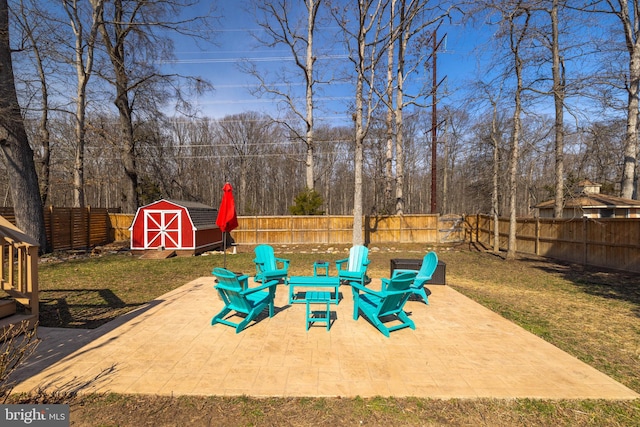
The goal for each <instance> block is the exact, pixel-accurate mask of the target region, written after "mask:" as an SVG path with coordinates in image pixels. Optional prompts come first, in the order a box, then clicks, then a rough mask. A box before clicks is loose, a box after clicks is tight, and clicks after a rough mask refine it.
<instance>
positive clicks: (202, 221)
mask: <svg viewBox="0 0 640 427" xmlns="http://www.w3.org/2000/svg"><path fill="white" fill-rule="evenodd" d="M165 200H166V201H167V202H171V203H173V204H176V205H178V206H183V207H184V208H186V209H187V212H189V216H190V217H191V221H193V225H194V226H195V227H196V228H197V229H198V230H201V229H204V228H212V227H217V225H216V218H217V217H218V209H216V208H214V207H211V206H207V205H205V204H203V203H199V202H188V201H185V200H173V199H165Z"/></svg>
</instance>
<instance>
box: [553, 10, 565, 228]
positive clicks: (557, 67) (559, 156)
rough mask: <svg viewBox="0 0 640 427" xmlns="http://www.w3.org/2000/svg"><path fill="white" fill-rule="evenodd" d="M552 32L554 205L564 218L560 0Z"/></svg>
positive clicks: (563, 86) (554, 209)
mask: <svg viewBox="0 0 640 427" xmlns="http://www.w3.org/2000/svg"><path fill="white" fill-rule="evenodd" d="M551 32H552V35H551V36H552V45H551V53H552V56H553V66H552V68H553V69H552V73H553V103H554V107H555V113H556V117H555V140H556V147H555V175H556V176H555V178H556V179H555V200H554V204H553V216H554V218H562V212H563V209H564V95H565V79H564V66H563V64H562V60H561V58H560V42H559V35H558V0H553V5H552V9H551Z"/></svg>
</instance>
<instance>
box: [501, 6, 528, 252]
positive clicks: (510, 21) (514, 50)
mask: <svg viewBox="0 0 640 427" xmlns="http://www.w3.org/2000/svg"><path fill="white" fill-rule="evenodd" d="M503 19H505V20H506V24H507V25H508V37H509V47H510V50H511V54H512V55H513V64H514V71H515V76H516V87H515V92H514V108H513V131H512V132H511V153H510V154H509V244H508V249H507V259H514V258H515V257H516V225H517V222H516V219H517V218H516V212H517V211H516V209H517V199H516V196H517V188H518V187H517V184H518V183H517V174H518V148H519V145H520V132H521V130H522V125H521V117H520V116H521V114H522V92H523V90H524V82H523V68H524V62H523V56H522V55H523V54H522V51H521V49H522V44H523V42H524V40H525V39H526V37H527V30H528V27H529V22H530V19H531V13H530V11H529V9H528V8H526V7H523V4H522V1H520V0H518V1H516V2H514V4H513V5H512V7H511V8H510V9H508V10H506V13H505V14H504V15H503ZM518 21H521V22H518Z"/></svg>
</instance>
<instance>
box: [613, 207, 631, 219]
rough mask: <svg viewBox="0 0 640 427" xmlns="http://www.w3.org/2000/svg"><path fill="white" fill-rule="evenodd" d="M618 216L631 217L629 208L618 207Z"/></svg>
mask: <svg viewBox="0 0 640 427" xmlns="http://www.w3.org/2000/svg"><path fill="white" fill-rule="evenodd" d="M615 215H616V218H629V209H616V214H615Z"/></svg>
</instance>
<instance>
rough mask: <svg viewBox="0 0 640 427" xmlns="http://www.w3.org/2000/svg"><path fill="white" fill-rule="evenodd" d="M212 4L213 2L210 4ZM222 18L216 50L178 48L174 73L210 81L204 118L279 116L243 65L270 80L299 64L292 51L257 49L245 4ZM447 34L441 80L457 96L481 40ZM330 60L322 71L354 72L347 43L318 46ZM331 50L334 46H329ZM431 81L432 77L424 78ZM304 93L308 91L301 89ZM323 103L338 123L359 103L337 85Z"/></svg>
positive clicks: (224, 8) (225, 5) (459, 32)
mask: <svg viewBox="0 0 640 427" xmlns="http://www.w3.org/2000/svg"><path fill="white" fill-rule="evenodd" d="M205 3H208V2H205ZM219 14H221V15H222V16H223V19H222V20H221V25H222V27H221V31H220V32H219V33H218V34H217V39H216V41H217V46H210V47H208V48H207V49H206V50H199V49H198V48H197V47H196V46H195V45H194V44H192V43H190V42H181V43H179V44H178V43H177V44H176V52H175V54H176V58H177V61H176V63H175V64H172V69H173V70H174V71H177V72H179V73H181V74H189V75H199V76H202V77H204V78H206V79H207V80H209V81H210V82H211V83H212V84H213V86H214V88H215V90H214V92H213V93H209V94H206V95H205V96H201V97H199V98H197V99H193V100H192V101H193V102H194V103H195V104H197V106H198V108H199V109H200V111H201V112H202V114H204V115H207V116H210V117H214V118H221V117H224V116H225V115H228V114H236V113H239V112H242V111H248V110H255V111H259V112H265V113H269V114H275V113H276V107H275V105H274V101H272V100H271V99H268V98H262V99H258V98H256V97H254V96H253V95H251V94H250V92H249V90H250V89H251V88H255V86H256V80H255V78H253V77H252V76H251V75H248V74H245V73H242V72H241V71H240V70H239V68H238V63H239V62H240V61H242V60H243V59H250V60H251V61H252V62H253V63H255V64H256V66H257V67H259V68H260V70H262V71H264V74H265V75H267V74H268V73H270V72H274V71H275V70H276V69H277V68H278V67H279V66H281V65H282V64H284V63H290V64H291V65H293V63H292V62H291V60H290V55H289V53H288V51H287V50H286V48H284V47H282V46H280V47H276V48H265V47H258V46H256V43H255V40H254V39H253V38H252V36H251V32H252V31H256V30H258V25H257V24H256V19H255V17H254V16H252V15H250V14H248V13H246V12H245V11H244V10H243V8H242V7H241V6H240V4H239V2H235V1H226V2H222V3H221V6H220V8H219ZM330 25H333V28H329V29H327V30H325V31H326V32H327V33H331V32H333V33H335V32H337V31H338V30H337V28H336V27H335V24H330ZM445 33H446V34H447V40H446V45H443V46H444V47H445V49H444V50H443V51H442V52H440V53H439V55H438V64H437V65H438V78H439V79H442V78H443V77H445V76H446V77H447V81H446V88H447V89H448V90H449V91H450V92H455V87H457V86H458V85H459V84H461V83H462V82H463V81H464V80H466V79H470V78H472V76H473V75H474V74H475V62H474V59H473V55H472V49H473V43H474V42H476V41H477V40H478V37H477V35H471V34H469V32H468V30H463V28H462V27H461V26H455V25H453V26H450V25H445V26H443V27H442V29H441V30H440V36H444V34H445ZM317 45H318V48H320V49H322V51H323V53H324V54H325V55H331V59H324V61H325V62H324V63H323V59H322V55H319V56H320V58H319V60H318V62H317V67H318V68H319V67H322V66H327V65H328V64H327V63H326V61H331V66H334V65H336V64H337V65H345V67H347V68H346V69H347V70H349V69H350V68H348V67H349V64H348V62H347V59H346V58H345V56H346V53H347V52H346V50H345V48H344V47H343V46H342V44H341V43H332V44H330V45H329V44H328V43H323V44H322V45H320V44H319V43H318V44H317ZM327 46H329V47H327ZM423 78H428V79H429V81H430V76H423ZM300 89H301V90H302V87H300ZM317 96H319V99H321V100H322V105H323V107H325V111H322V112H321V113H319V114H318V117H319V119H320V120H323V119H324V120H327V121H331V122H333V123H336V122H340V121H344V120H346V119H347V117H348V114H347V108H348V103H349V102H350V101H351V100H352V99H353V88H352V86H351V85H350V84H348V83H333V84H331V85H330V86H326V85H325V86H323V87H322V88H321V93H318V95H317Z"/></svg>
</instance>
